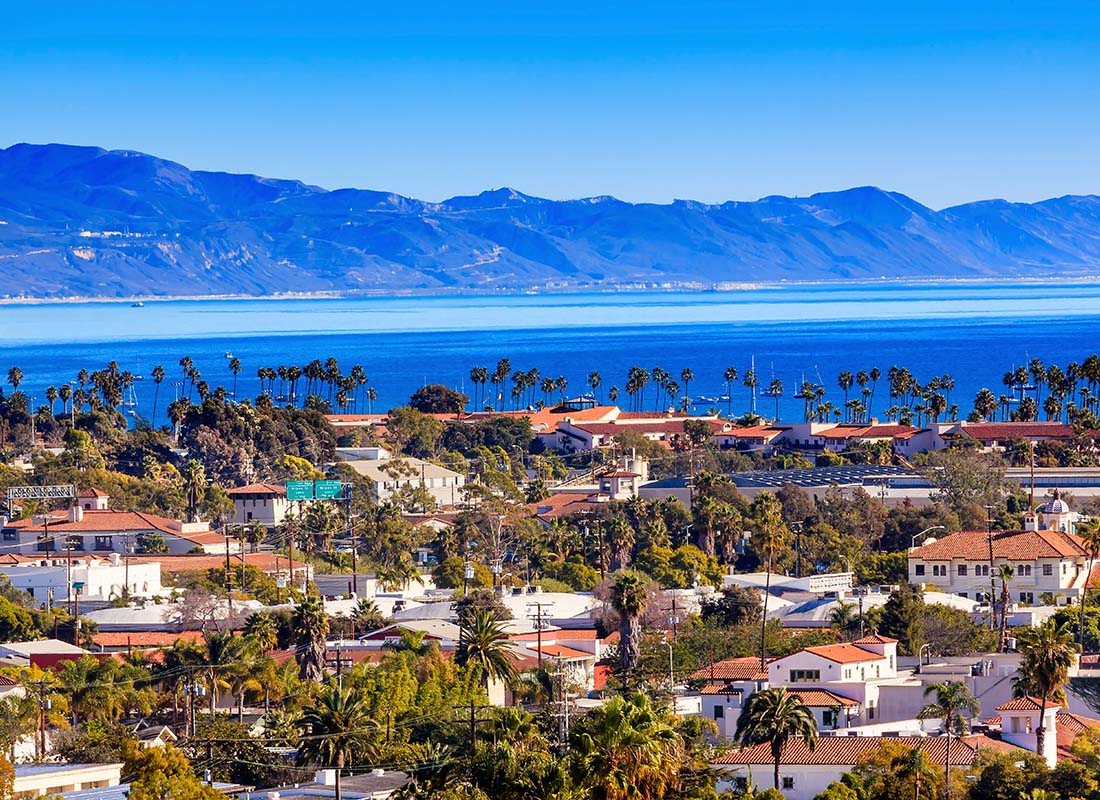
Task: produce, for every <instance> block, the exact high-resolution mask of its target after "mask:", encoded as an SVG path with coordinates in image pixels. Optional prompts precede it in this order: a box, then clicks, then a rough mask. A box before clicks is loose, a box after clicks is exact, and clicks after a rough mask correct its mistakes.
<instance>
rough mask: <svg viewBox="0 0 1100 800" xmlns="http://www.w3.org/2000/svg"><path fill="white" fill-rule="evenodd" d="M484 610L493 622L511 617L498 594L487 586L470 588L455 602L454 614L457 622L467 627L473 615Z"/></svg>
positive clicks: (471, 621) (505, 620) (471, 622)
mask: <svg viewBox="0 0 1100 800" xmlns="http://www.w3.org/2000/svg"><path fill="white" fill-rule="evenodd" d="M482 611H485V612H487V613H488V614H489V615H490V616H492V618H493V621H494V622H507V621H508V620H510V619H511V618H512V612H511V611H509V610H508V606H506V605H504V602H503V601H502V600H501V599H500V596H499V595H498V594H497V593H496V592H494V591H493V590H492V589H489V588H477V589H471V590H470V591H469V592H468V593H467V594H466V596H465V597H463V598H462V599H461V600H459V601H458V602H457V603H456V604H455V615H456V616H457V618H458V624H459V625H460V626H463V627H468V626H470V625H472V624H473V623H474V617H476V616H477V614H479V613H480V612H482Z"/></svg>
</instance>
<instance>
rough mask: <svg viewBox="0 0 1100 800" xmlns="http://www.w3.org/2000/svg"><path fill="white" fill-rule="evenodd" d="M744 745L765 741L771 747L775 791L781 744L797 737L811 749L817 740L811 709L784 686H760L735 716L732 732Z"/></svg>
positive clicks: (777, 786)
mask: <svg viewBox="0 0 1100 800" xmlns="http://www.w3.org/2000/svg"><path fill="white" fill-rule="evenodd" d="M734 738H736V739H737V741H738V742H739V743H741V744H742V745H743V746H745V747H751V746H752V745H756V744H763V743H764V742H767V743H768V744H769V745H770V746H771V751H772V761H773V771H772V782H773V786H774V787H775V789H776V791H778V790H779V785H780V772H779V763H780V760H781V758H782V755H783V747H784V745H786V744H787V742H789V741H791V740H793V739H801V740H802V741H803V742H805V743H806V746H807V747H809V748H810V749H811V750H812V749H813V748H814V745H815V744H816V743H817V722H816V721H815V720H814V715H813V712H811V711H810V709H808V708H806V706H805V705H803V704H802V701H801V700H799V699H798V697H797V695H793V694H790V693H789V692H787V690H786V689H783V688H779V689H763V690H761V691H758V692H754V693H753V694H751V695H750V696H749V699H748V700H747V701H746V703H745V707H744V708H743V709H742V710H741V716H739V717H738V718H737V730H736V732H735V734H734Z"/></svg>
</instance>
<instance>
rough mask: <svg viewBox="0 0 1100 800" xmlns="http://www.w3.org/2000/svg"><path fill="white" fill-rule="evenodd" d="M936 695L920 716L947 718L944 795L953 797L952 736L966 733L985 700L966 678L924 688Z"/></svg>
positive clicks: (948, 799)
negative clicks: (979, 698) (980, 698)
mask: <svg viewBox="0 0 1100 800" xmlns="http://www.w3.org/2000/svg"><path fill="white" fill-rule="evenodd" d="M929 695H935V698H936V702H934V703H929V704H928V705H926V706H925V707H924V708H922V709H921V710H920V714H918V716H919V717H920V719H939V720H943V730H944V732H945V733H946V734H947V755H946V757H945V758H944V796H945V797H946V798H947V800H951V737H952V736H956V735H959V734H961V733H963V732H964V731H965V730H966V729H967V727H968V722H969V720H970V719H971V718H972V717H973V716H974V715H975V714H977V713H979V712H980V711H981V710H982V707H981V703H979V702H978V700H977V698H975V697H974V695H972V694H971V693H970V689H969V688H968V687H967V685H966V684H965V683H963V682H962V681H947V682H945V683H930V684H929V685H928V686H925V687H924V696H925V697H928V696H929Z"/></svg>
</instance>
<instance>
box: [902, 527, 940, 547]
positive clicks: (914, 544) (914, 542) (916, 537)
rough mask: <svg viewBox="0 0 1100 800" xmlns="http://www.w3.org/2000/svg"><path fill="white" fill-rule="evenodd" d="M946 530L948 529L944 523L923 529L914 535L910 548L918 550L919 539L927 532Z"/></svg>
mask: <svg viewBox="0 0 1100 800" xmlns="http://www.w3.org/2000/svg"><path fill="white" fill-rule="evenodd" d="M945 530H947V528H945V527H943V525H933V526H932V527H931V528H925V529H924V530H923V531H921V532H920V533H918V534H916V535H914V536H913V539H912V541H911V542H910V543H909V549H910V550H916V549H917V539H919V538H920V537H922V536H924V535H925V534H926V533H931V532H932V531H945Z"/></svg>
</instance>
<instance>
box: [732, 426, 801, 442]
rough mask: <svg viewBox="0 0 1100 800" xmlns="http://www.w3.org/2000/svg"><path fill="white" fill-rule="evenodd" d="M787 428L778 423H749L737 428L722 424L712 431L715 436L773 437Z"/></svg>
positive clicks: (739, 437) (734, 437) (737, 437)
mask: <svg viewBox="0 0 1100 800" xmlns="http://www.w3.org/2000/svg"><path fill="white" fill-rule="evenodd" d="M788 430H790V428H786V427H782V426H778V425H749V426H747V427H744V428H738V427H736V426H732V425H731V426H730V427H729V428H728V429H727V428H726V427H725V426H723V427H722V428H721V429H720V430H716V431H715V432H714V433H715V435H717V436H724V437H727V438H731V439H774V438H775V437H776V436H778V435H779V434H781V433H783V431H788Z"/></svg>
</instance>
